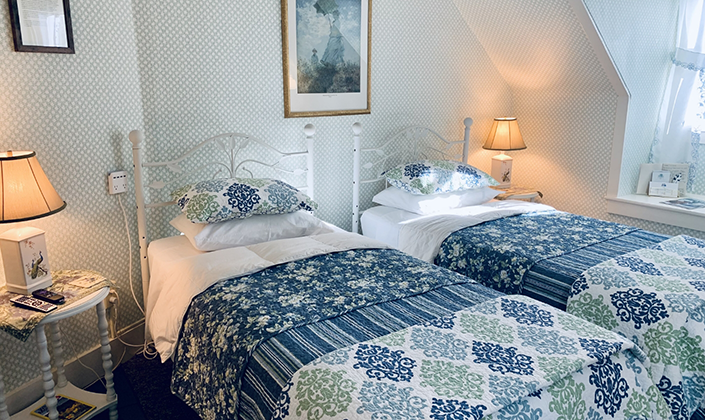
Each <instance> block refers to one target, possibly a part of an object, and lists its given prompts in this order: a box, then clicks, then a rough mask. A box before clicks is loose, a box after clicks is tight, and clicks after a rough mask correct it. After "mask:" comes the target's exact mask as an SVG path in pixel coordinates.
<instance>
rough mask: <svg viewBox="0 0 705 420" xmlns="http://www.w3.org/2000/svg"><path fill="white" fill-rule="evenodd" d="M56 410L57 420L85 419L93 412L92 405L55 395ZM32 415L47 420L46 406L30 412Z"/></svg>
mask: <svg viewBox="0 0 705 420" xmlns="http://www.w3.org/2000/svg"><path fill="white" fill-rule="evenodd" d="M56 400H57V403H58V404H57V405H56V410H57V411H58V412H59V420H79V419H82V418H84V417H86V416H87V415H88V414H89V413H90V412H91V411H93V410H95V406H94V405H90V404H88V403H84V402H83V401H79V400H75V399H73V398H70V397H67V396H64V395H57V396H56ZM32 415H33V416H36V417H39V418H40V419H46V420H49V409H48V408H47V406H46V404H44V405H42V406H41V407H39V408H37V409H36V410H34V411H32Z"/></svg>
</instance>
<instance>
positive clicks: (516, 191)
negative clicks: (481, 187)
mask: <svg viewBox="0 0 705 420" xmlns="http://www.w3.org/2000/svg"><path fill="white" fill-rule="evenodd" d="M490 188H492V189H495V190H497V191H503V192H502V194H500V195H498V196H497V197H495V199H497V200H528V201H531V202H533V201H534V200H535V199H536V198H537V197H538V198H543V193H542V192H541V191H539V190H537V189H535V188H526V187H490Z"/></svg>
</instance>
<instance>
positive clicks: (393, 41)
mask: <svg viewBox="0 0 705 420" xmlns="http://www.w3.org/2000/svg"><path fill="white" fill-rule="evenodd" d="M586 1H587V3H588V5H589V6H591V11H593V10H592V8H593V7H597V6H596V5H611V2H608V1H607V0H586ZM664 1H665V0H664ZM629 3H634V2H631V1H630V2H629ZM659 4H661V3H659ZM279 5H280V2H279V0H241V1H237V2H233V1H232V0H202V1H198V2H196V1H189V2H187V1H185V0H181V1H176V0H174V1H169V2H164V1H163V2H154V1H149V0H131V1H130V0H111V1H108V0H72V2H71V7H72V15H73V25H74V39H75V42H76V50H77V54H76V55H73V56H63V55H48V54H20V53H15V52H14V51H13V47H12V38H11V32H10V24H9V17H8V12H7V8H6V7H2V8H0V10H1V11H0V13H1V15H0V25H1V26H2V31H3V33H5V42H4V43H3V44H2V45H1V46H0V69H1V70H2V74H3V76H4V77H3V78H2V79H0V93H1V94H0V109H1V110H2V111H1V112H0V133H1V134H0V136H1V137H0V139H2V140H1V141H2V142H3V146H2V147H5V148H15V149H21V148H28V149H34V150H37V152H38V154H39V159H40V162H41V163H42V165H43V167H44V169H45V171H46V172H47V175H48V176H49V177H50V179H51V180H52V182H53V183H54V186H55V187H56V189H57V191H58V192H59V193H60V194H61V195H62V197H63V198H64V199H65V200H66V201H67V202H68V208H67V209H66V210H65V211H64V212H62V213H59V214H57V215H55V216H52V217H49V218H46V219H42V220H39V221H36V222H33V223H32V225H33V226H37V227H40V228H43V229H45V230H46V231H47V240H48V245H49V253H50V255H51V261H52V267H53V268H55V269H60V268H91V269H94V270H97V271H100V272H103V273H104V274H105V275H106V276H108V277H110V278H112V279H114V280H115V281H116V282H117V286H118V287H119V291H120V294H121V305H120V325H121V326H126V325H129V324H131V323H132V322H135V321H137V320H139V319H140V318H141V314H140V313H139V311H138V310H137V308H136V307H135V305H134V304H132V303H131V299H130V296H129V285H128V280H127V279H128V273H127V244H126V239H125V234H124V225H123V221H122V215H121V213H120V210H119V205H118V203H117V200H116V198H115V197H111V196H109V195H107V193H106V181H105V174H107V173H108V172H110V171H112V170H117V169H128V170H129V168H130V165H131V150H130V147H129V143H128V141H127V134H128V133H129V131H130V130H132V129H135V128H143V129H144V130H145V132H146V135H147V150H146V154H147V158H148V159H149V160H157V159H162V158H167V157H171V155H169V154H168V153H173V152H175V151H183V150H186V149H187V148H188V147H190V146H191V145H193V144H195V143H196V142H198V141H200V140H202V139H204V138H206V137H207V136H210V135H214V134H217V133H220V132H224V131H238V132H244V133H251V134H253V135H256V136H258V137H260V138H263V139H265V140H268V141H271V142H272V143H273V144H274V145H276V146H277V147H279V148H280V149H284V150H291V149H296V148H299V147H300V146H301V145H303V134H302V128H303V126H304V125H305V124H306V123H313V124H315V125H316V127H317V134H316V147H317V154H316V168H317V173H316V199H317V201H318V202H319V203H320V205H321V210H320V211H319V213H318V215H319V216H320V217H321V218H323V219H324V220H327V221H330V222H332V223H335V224H337V225H339V226H341V227H343V228H349V227H350V206H351V201H352V192H351V189H350V183H351V176H352V175H351V174H352V159H351V154H352V139H351V125H352V123H353V122H356V121H359V122H361V123H362V124H363V129H364V131H363V136H364V140H363V141H365V142H366V144H375V143H376V142H379V141H381V140H382V139H383V138H384V137H386V136H388V135H389V134H390V133H392V132H394V131H396V130H397V129H399V128H401V127H404V126H407V125H411V124H421V125H426V126H429V127H432V128H434V129H435V130H437V131H438V132H439V133H440V134H441V135H444V136H446V137H447V138H453V139H460V138H462V135H463V124H462V120H463V118H465V117H468V116H470V117H472V118H473V119H474V120H475V122H476V123H475V125H474V126H473V130H472V144H473V148H472V149H471V158H470V161H471V163H473V164H475V165H476V166H478V167H480V168H481V169H484V170H489V166H490V157H491V156H492V154H493V153H491V152H487V151H483V150H482V149H481V145H482V141H483V140H484V138H485V136H486V134H487V132H488V130H489V128H490V125H491V122H492V118H494V117H496V116H501V115H509V114H514V115H517V116H518V117H519V119H520V120H519V121H520V125H521V128H522V131H523V133H524V135H525V139H526V141H527V144H528V146H529V148H528V149H527V150H526V151H523V152H517V153H513V154H514V156H515V159H516V161H515V168H516V181H517V182H518V183H521V184H533V185H535V186H537V187H539V188H540V189H541V190H542V191H544V192H545V193H546V202H547V203H549V204H552V205H555V206H556V207H558V208H561V209H565V210H569V211H573V212H576V213H581V214H587V215H590V216H595V217H601V218H610V219H613V220H614V219H615V218H613V217H610V216H609V215H607V214H606V213H605V204H604V200H603V196H604V194H605V192H606V188H607V170H608V168H609V152H610V147H611V139H612V130H613V125H614V107H615V95H614V92H613V90H612V89H611V86H610V85H609V83H608V82H607V79H606V77H605V76H604V73H603V72H602V69H601V68H600V66H599V63H598V62H597V60H596V59H595V57H594V54H593V52H592V49H591V46H590V45H589V43H588V42H587V40H586V38H585V35H584V33H583V32H582V29H581V28H580V26H579V24H578V23H577V21H576V19H575V17H574V15H573V13H572V11H571V10H570V7H569V6H568V5H567V2H566V0H512V1H509V0H501V1H498V0H440V1H435V2H428V1H422V0H410V1H407V2H405V3H404V7H399V2H397V1H394V0H374V2H373V21H372V24H373V30H372V39H373V43H372V80H371V83H372V114H371V115H365V116H349V117H327V118H311V119H284V118H283V114H284V109H283V94H282V80H281V79H282V77H281V71H282V70H281V35H280V12H279ZM664 7H665V6H664ZM646 9H649V10H646ZM628 10H629V9H627V8H626V7H619V8H615V14H616V16H614V15H610V13H611V11H610V10H608V11H606V12H605V13H603V16H602V18H600V19H598V25H600V27H601V28H602V26H603V25H607V26H609V23H605V22H608V21H609V22H614V24H615V25H616V23H618V22H620V21H621V22H627V21H630V20H631V16H629V15H627V11H628ZM640 10H641V11H640V13H642V12H643V13H646V14H649V15H650V16H652V18H653V17H655V16H658V14H659V13H666V10H665V9H663V8H661V9H659V8H654V7H651V6H649V5H645V6H644V7H641V8H640ZM593 13H594V14H595V15H596V16H597V15H598V13H596V12H594V11H593ZM508 22H509V24H507V23H508ZM522 22H529V24H530V25H526V24H522ZM607 26H605V28H607ZM613 28H614V31H613V32H611V33H613V35H610V36H614V37H615V41H614V42H615V44H616V45H620V44H619V42H620V41H619V39H618V38H619V37H620V36H623V34H620V33H619V31H618V30H617V29H618V27H616V26H614V27H613ZM649 31H650V29H649V27H646V26H644V28H643V33H644V34H649ZM605 32H606V33H609V31H606V30H605ZM644 39H651V38H649V36H644ZM608 44H610V42H608ZM647 47H648V44H646V41H645V43H644V45H643V48H642V49H638V51H639V54H646V50H647ZM622 53H624V56H623V62H624V63H629V62H630V61H631V60H632V56H630V55H628V54H627V53H628V51H622ZM613 54H616V53H615V52H614V51H613ZM636 57H638V56H636ZM650 60H651V61H649V62H650V63H656V64H650V65H649V66H651V67H650V68H657V67H658V65H657V64H658V57H655V58H650ZM618 61H619V60H618ZM637 73H638V71H636V70H635V71H634V74H635V76H638V75H637ZM655 79H657V77H656V76H654V75H653V74H650V75H647V76H644V78H643V79H638V77H635V78H634V80H635V81H634V83H635V84H641V83H643V84H647V83H652V82H653V80H655ZM638 89H639V88H638V87H636V86H630V90H632V93H634V92H635V91H638ZM644 89H646V87H644ZM649 112H650V111H649V109H648V107H644V109H643V110H641V111H639V112H638V113H636V114H635V115H637V116H636V117H635V118H642V116H644V115H645V116H646V117H644V118H647V117H648V115H650V114H649ZM635 133H636V134H635V136H641V135H642V134H643V133H641V132H640V131H638V130H636V131H635ZM643 135H644V136H645V134H643ZM635 153H636V152H635ZM640 153H641V152H640ZM630 156H631V155H630ZM630 159H631V158H630ZM373 192H374V191H372V190H371V189H366V190H363V202H364V201H366V200H367V201H368V200H369V198H370V197H371V195H372V194H373ZM123 199H124V201H125V204H126V207H127V208H128V210H129V209H132V208H134V199H133V198H132V197H131V194H127V195H125V196H124V197H123ZM171 214H172V213H170V212H169V211H164V212H162V211H155V212H153V213H152V214H151V215H150V219H149V221H150V227H151V228H152V229H153V232H156V233H157V235H159V236H161V235H166V234H170V233H172V231H171V230H170V228H168V226H167V222H168V220H169V218H170V216H171ZM129 217H130V219H129V220H130V227H131V229H132V232H133V241H134V239H135V237H136V221H135V216H134V214H132V213H131V212H130V215H129ZM617 220H618V221H623V222H626V223H629V224H636V225H638V226H641V227H645V228H648V229H652V230H656V231H660V232H667V233H672V234H675V233H679V232H680V231H679V230H676V229H669V228H668V227H665V226H662V225H656V224H649V223H644V222H641V221H634V220H627V219H617ZM690 233H691V234H694V232H690ZM133 245H134V248H135V249H134V251H135V252H136V241H134V242H133ZM134 273H135V284H136V285H137V293H138V297H139V296H140V295H141V293H140V291H141V290H140V289H141V288H140V287H139V284H140V280H139V268H138V266H137V265H136V266H135V270H134ZM94 323H95V315H92V314H85V315H82V316H79V317H76V318H74V319H72V320H70V321H68V322H64V323H63V324H62V328H63V330H64V332H65V335H66V336H67V338H68V340H67V341H68V342H69V343H71V344H72V346H73V347H74V349H71V348H68V349H67V350H68V351H69V352H70V353H71V354H76V353H81V352H83V351H85V350H86V349H88V348H90V347H92V346H94V345H95V344H97V335H95V334H96V333H94V331H95V328H94ZM0 371H1V372H2V373H3V375H4V377H5V382H6V385H7V387H8V388H9V389H10V390H11V389H15V388H17V387H18V386H19V385H21V384H22V383H24V382H26V381H28V380H30V379H32V378H34V377H35V376H37V375H36V374H37V373H38V366H37V364H36V350H35V345H34V344H33V342H29V343H24V344H23V343H19V342H17V341H16V340H14V339H11V338H9V337H2V338H0Z"/></svg>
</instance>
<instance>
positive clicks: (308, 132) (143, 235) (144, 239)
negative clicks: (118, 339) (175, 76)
mask: <svg viewBox="0 0 705 420" xmlns="http://www.w3.org/2000/svg"><path fill="white" fill-rule="evenodd" d="M315 133H316V130H315V128H314V126H313V125H312V124H308V125H306V127H304V134H305V136H306V150H304V151H297V152H290V153H286V152H281V151H279V150H278V149H276V148H274V147H272V146H270V145H268V144H267V143H265V142H264V141H262V140H260V139H258V138H256V137H254V136H250V135H248V134H242V133H226V134H220V135H217V136H215V137H211V138H209V139H207V140H204V141H202V142H201V143H199V144H197V145H196V146H194V147H193V148H191V149H190V150H188V151H187V152H186V153H184V154H182V155H180V156H178V157H177V158H175V159H174V160H170V161H163V162H144V161H143V147H144V133H143V132H142V131H140V130H135V131H132V132H131V133H130V141H131V142H132V160H133V163H134V169H135V175H134V176H135V196H136V201H137V230H138V232H139V247H140V263H141V264H140V265H141V269H142V296H143V299H144V302H145V305H146V304H147V292H148V290H149V260H148V258H147V245H148V237H149V236H148V233H147V214H146V210H147V209H153V208H158V207H166V206H170V205H174V204H176V203H175V202H174V201H158V202H154V203H148V202H147V201H146V199H145V197H146V194H145V192H146V189H145V187H146V188H148V189H154V190H162V189H164V188H165V187H166V186H169V185H172V184H178V185H177V186H181V184H179V183H183V182H184V181H186V179H187V178H188V177H189V176H192V175H194V174H197V173H199V172H202V171H205V170H207V169H214V168H215V169H217V171H216V174H215V176H218V175H220V174H225V176H223V177H235V176H236V175H237V174H238V173H242V172H245V173H247V175H248V176H250V177H252V176H253V174H252V172H251V171H250V170H248V169H247V168H246V167H245V166H244V165H246V164H254V165H257V166H263V167H267V168H270V169H272V170H275V171H277V172H281V173H284V174H289V175H295V176H297V175H303V174H306V185H305V186H296V187H297V188H298V189H300V190H304V191H306V194H307V195H308V196H309V197H311V198H312V199H313V198H314V188H313V136H314V134H315ZM252 144H256V145H259V146H261V147H262V148H264V149H266V150H267V151H269V152H271V153H272V155H273V156H275V160H274V161H273V162H272V163H266V162H262V161H259V160H256V159H243V160H238V157H239V156H238V155H239V154H240V152H242V151H243V150H245V149H246V148H247V147H248V146H250V145H252ZM208 146H212V147H215V148H216V150H217V151H219V152H222V153H223V154H224V160H219V159H215V160H210V161H208V162H206V163H204V164H202V165H200V166H198V167H197V168H195V169H192V170H190V171H184V170H183V169H182V166H181V164H182V162H184V161H186V160H187V159H189V158H191V157H192V156H194V155H195V154H196V153H197V152H198V151H199V150H201V149H204V148H206V147H208ZM221 156H222V155H221ZM296 157H306V168H305V169H301V168H298V169H294V170H291V169H287V168H284V167H283V166H282V163H283V162H285V161H287V160H289V159H292V158H296ZM221 159H222V158H221ZM159 167H162V168H166V169H168V173H169V174H170V176H171V179H169V180H157V181H153V182H151V183H150V184H149V185H147V186H145V184H144V170H145V169H147V168H159Z"/></svg>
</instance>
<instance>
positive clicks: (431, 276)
mask: <svg viewBox="0 0 705 420" xmlns="http://www.w3.org/2000/svg"><path fill="white" fill-rule="evenodd" d="M472 282H473V281H472V280H470V279H468V278H466V277H463V276H461V275H458V274H456V273H452V272H450V271H447V270H444V269H442V268H440V267H437V266H434V265H431V264H428V263H425V262H423V261H420V260H417V259H415V258H413V257H411V256H408V255H406V254H404V253H402V252H400V251H396V250H379V249H373V250H353V251H346V252H340V253H335V254H327V255H322V256H318V257H314V258H309V259H305V260H300V261H295V262H291V263H287V264H283V265H280V266H276V267H272V268H269V269H267V270H264V271H261V272H258V273H256V274H253V275H250V276H246V277H240V278H235V279H230V280H224V281H221V282H218V283H216V284H215V285H213V286H212V287H210V288H209V289H208V290H206V291H205V292H204V293H202V294H200V295H199V296H197V297H196V298H194V300H193V301H192V303H191V306H190V307H189V311H188V313H187V315H186V318H185V321H184V325H183V329H182V332H181V336H180V338H179V343H178V346H177V354H176V358H175V363H174V373H173V377H172V391H173V392H174V393H175V394H176V395H177V396H179V397H180V398H182V399H183V400H184V401H185V402H186V403H187V404H188V405H189V406H191V407H192V408H193V409H194V410H196V412H197V413H198V414H199V415H200V416H201V417H203V418H206V419H214V418H222V419H226V418H236V417H237V413H238V408H239V399H240V397H241V395H240V389H241V384H242V381H243V374H244V371H245V369H246V367H247V365H248V362H249V360H250V357H251V356H252V355H253V353H254V352H255V351H256V349H257V348H258V346H259V345H260V344H261V343H263V342H264V341H266V340H268V339H270V338H272V337H274V336H276V335H278V334H281V333H283V332H285V331H288V330H291V329H293V328H295V327H298V326H304V325H307V324H312V323H316V322H319V321H323V320H327V319H331V318H335V317H338V316H340V315H343V314H346V313H349V312H351V311H354V310H356V309H359V308H365V307H370V306H374V305H378V304H382V303H384V302H391V301H395V300H399V299H403V298H405V297H409V296H414V295H420V294H423V293H427V292H429V291H433V290H435V289H439V288H442V287H444V286H449V285H456V284H467V283H472ZM492 293H494V292H492ZM492 293H490V295H491V294H492Z"/></svg>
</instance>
